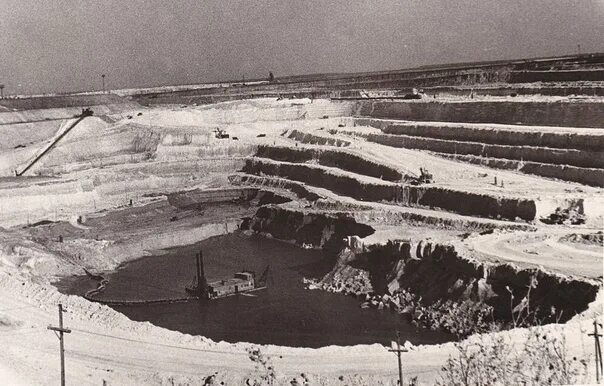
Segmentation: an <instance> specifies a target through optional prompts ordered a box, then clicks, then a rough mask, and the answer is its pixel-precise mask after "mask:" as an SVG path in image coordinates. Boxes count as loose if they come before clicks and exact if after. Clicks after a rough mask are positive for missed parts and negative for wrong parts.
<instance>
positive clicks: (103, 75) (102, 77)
mask: <svg viewBox="0 0 604 386" xmlns="http://www.w3.org/2000/svg"><path fill="white" fill-rule="evenodd" d="M101 79H102V80H103V94H104V93H105V74H102V75H101Z"/></svg>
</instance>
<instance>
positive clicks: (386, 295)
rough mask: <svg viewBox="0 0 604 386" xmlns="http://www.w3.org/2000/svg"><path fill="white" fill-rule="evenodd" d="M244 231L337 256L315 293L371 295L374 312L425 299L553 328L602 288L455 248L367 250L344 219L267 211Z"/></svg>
mask: <svg viewBox="0 0 604 386" xmlns="http://www.w3.org/2000/svg"><path fill="white" fill-rule="evenodd" d="M242 227H243V228H248V229H252V230H254V231H257V232H265V233H270V234H271V235H272V236H273V237H275V238H279V239H283V240H295V242H296V243H297V244H312V245H313V246H316V247H322V248H325V249H328V250H331V251H333V252H335V253H337V254H338V259H337V262H336V264H335V266H334V268H333V270H332V271H331V272H330V273H329V274H327V275H326V276H325V277H324V278H323V279H322V280H320V281H319V282H318V283H312V285H313V287H314V288H321V289H324V290H327V291H332V292H342V293H345V294H349V295H355V296H361V295H362V296H367V298H366V301H367V303H365V304H366V306H367V307H374V308H392V309H395V310H397V311H399V312H400V311H404V312H410V311H412V310H413V309H414V308H415V307H416V306H418V305H419V301H420V300H421V305H423V306H426V307H430V306H431V305H438V306H439V307H441V306H442V305H443V304H464V303H465V304H466V307H467V309H468V312H482V311H484V310H486V309H491V308H492V310H493V316H494V317H495V318H496V319H497V320H501V321H506V322H509V321H510V320H512V319H513V318H514V315H515V314H517V313H518V310H519V309H520V311H522V312H526V313H529V314H530V315H531V318H533V319H532V320H533V321H536V320H538V321H540V322H541V323H546V322H551V321H556V320H558V321H567V320H569V319H570V318H571V317H573V316H574V315H576V314H578V313H580V312H582V311H584V310H585V309H587V307H588V305H589V304H590V303H591V302H593V301H594V300H595V298H596V295H597V293H598V290H599V288H600V284H599V283H597V282H596V281H593V280H588V279H574V278H568V277H565V276H562V275H558V274H553V273H549V272H546V271H544V270H542V269H538V268H525V269H521V268H518V267H516V266H514V265H512V264H494V263H487V262H479V261H477V260H475V259H473V258H471V257H464V256H460V255H459V254H458V252H457V251H456V249H455V247H454V246H453V245H450V244H442V243H436V242H431V241H419V242H412V241H388V242H387V243H386V244H374V245H364V244H363V240H362V238H363V237H365V236H366V235H369V234H371V233H373V231H372V230H371V228H370V227H368V226H367V225H363V224H359V223H357V222H356V221H354V220H352V219H351V218H349V217H347V216H345V215H340V214H332V215H327V214H324V213H323V214H319V213H302V212H298V211H295V210H289V209H284V208H280V207H262V208H260V209H259V210H258V212H257V213H256V215H255V216H254V217H253V218H251V219H249V220H248V221H246V222H245V223H244V225H242ZM529 288H530V290H529ZM418 299H419V300H418ZM447 302H450V303H447ZM406 307H407V309H406ZM519 307H520V308H519Z"/></svg>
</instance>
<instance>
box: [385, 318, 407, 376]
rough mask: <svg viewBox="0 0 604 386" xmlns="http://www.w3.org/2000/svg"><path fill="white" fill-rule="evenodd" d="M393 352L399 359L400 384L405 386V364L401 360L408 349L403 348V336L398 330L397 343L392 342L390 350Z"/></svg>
mask: <svg viewBox="0 0 604 386" xmlns="http://www.w3.org/2000/svg"><path fill="white" fill-rule="evenodd" d="M388 351H390V352H393V353H395V354H396V356H397V357H398V382H399V385H400V386H403V362H402V360H401V354H402V353H404V352H407V351H408V350H407V349H406V348H404V347H403V348H401V334H400V333H399V331H398V330H396V342H392V348H391V349H390V350H388Z"/></svg>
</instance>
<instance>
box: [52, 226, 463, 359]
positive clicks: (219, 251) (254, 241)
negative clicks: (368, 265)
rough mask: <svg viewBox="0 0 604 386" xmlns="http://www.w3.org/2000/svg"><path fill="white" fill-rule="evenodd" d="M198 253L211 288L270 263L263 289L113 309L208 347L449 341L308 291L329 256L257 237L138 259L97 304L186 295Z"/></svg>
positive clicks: (63, 287) (81, 280)
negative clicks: (307, 281)
mask: <svg viewBox="0 0 604 386" xmlns="http://www.w3.org/2000/svg"><path fill="white" fill-rule="evenodd" d="M199 249H202V250H203V255H204V261H205V271H206V275H207V277H208V280H209V281H212V280H218V279H223V278H230V277H232V275H233V273H234V272H236V271H238V270H241V269H251V270H254V271H255V272H257V274H258V275H259V274H260V272H262V271H263V270H264V268H265V267H266V265H267V264H270V267H271V274H272V283H270V285H269V288H267V289H264V290H260V291H256V292H253V295H254V296H253V297H250V296H245V295H237V296H231V297H227V298H223V299H218V300H213V301H191V302H188V303H174V304H156V305H145V306H141V305H136V306H115V307H113V308H114V309H115V310H117V311H119V312H121V313H123V314H125V315H126V316H128V317H129V318H130V319H132V320H136V321H149V322H151V323H153V324H155V325H157V326H161V327H165V328H168V329H171V330H177V331H180V332H183V333H187V334H192V335H203V336H206V337H208V338H210V339H212V340H215V341H220V340H224V341H227V342H240V341H243V342H252V343H258V344H276V345H284V346H295V347H322V346H328V345H342V346H347V345H355V344H372V343H383V344H389V343H390V341H391V340H392V338H393V336H394V331H395V330H396V329H398V330H399V331H400V334H401V339H402V340H403V341H404V340H408V341H410V342H411V343H413V344H432V343H441V342H445V341H450V340H452V337H451V336H450V335H448V334H444V333H441V332H435V331H429V330H424V329H419V328H417V327H415V326H413V325H412V324H411V323H409V322H408V321H407V320H406V318H405V317H404V316H401V315H398V314H396V313H393V312H390V311H388V310H375V309H361V308H360V303H361V302H360V300H358V299H355V298H353V297H349V296H345V295H342V294H334V293H328V292H325V291H319V290H307V289H305V288H304V285H303V283H302V278H303V277H321V276H322V275H324V274H325V273H327V272H328V271H329V270H330V269H331V268H332V267H333V264H334V261H335V257H334V256H331V255H329V254H327V253H325V252H323V251H317V250H304V249H301V248H298V247H295V246H293V245H290V244H286V243H283V242H280V241H277V240H272V239H267V238H264V237H261V236H245V235H243V234H242V233H234V234H229V235H224V236H218V237H213V238H210V239H207V240H204V241H202V242H200V243H197V244H194V245H190V246H186V247H180V248H174V249H170V250H168V251H166V253H165V254H162V255H158V256H151V257H144V258H141V259H138V260H135V261H132V262H130V263H127V264H125V265H124V266H122V267H120V268H119V269H118V270H117V271H115V272H111V273H107V274H105V277H106V278H107V279H109V285H108V287H107V290H106V291H105V292H104V293H103V294H102V297H101V298H105V299H112V300H118V299H119V300H134V299H157V298H166V297H183V296H186V293H185V291H184V287H185V285H187V284H189V282H190V281H191V279H192V278H193V276H194V272H195V258H194V256H195V253H196V252H197V251H198V250H199ZM55 285H56V286H57V288H59V290H60V291H62V292H64V293H70V294H79V295H81V294H83V293H85V292H86V291H87V290H89V289H91V288H94V287H95V286H96V283H95V282H94V281H92V280H90V279H89V278H87V277H86V276H78V277H70V278H66V279H63V280H61V281H60V282H58V283H55Z"/></svg>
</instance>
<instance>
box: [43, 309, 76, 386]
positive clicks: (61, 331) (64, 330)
mask: <svg viewBox="0 0 604 386" xmlns="http://www.w3.org/2000/svg"><path fill="white" fill-rule="evenodd" d="M48 329H49V330H52V331H54V332H55V334H56V335H57V337H58V338H59V345H60V351H61V386H65V347H64V346H63V334H69V333H71V330H70V329H68V328H63V305H62V304H59V327H53V326H48Z"/></svg>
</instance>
